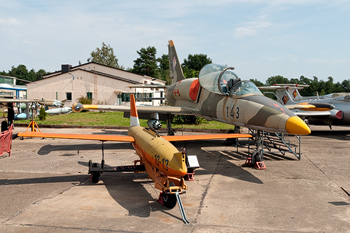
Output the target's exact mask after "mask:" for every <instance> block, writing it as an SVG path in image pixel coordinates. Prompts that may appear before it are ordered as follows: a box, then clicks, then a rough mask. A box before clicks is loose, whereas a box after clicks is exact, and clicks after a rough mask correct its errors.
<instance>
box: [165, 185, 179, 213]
mask: <svg viewBox="0 0 350 233" xmlns="http://www.w3.org/2000/svg"><path fill="white" fill-rule="evenodd" d="M169 186H175V184H174V183H173V182H170V183H169ZM163 201H164V206H165V207H167V208H169V209H172V208H174V207H175V206H176V202H177V200H176V196H175V194H163Z"/></svg>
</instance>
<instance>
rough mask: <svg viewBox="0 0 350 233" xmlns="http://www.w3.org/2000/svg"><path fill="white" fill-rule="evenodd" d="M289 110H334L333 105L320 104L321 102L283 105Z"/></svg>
mask: <svg viewBox="0 0 350 233" xmlns="http://www.w3.org/2000/svg"><path fill="white" fill-rule="evenodd" d="M285 107H286V108H288V109H289V110H294V109H300V110H304V111H322V112H324V111H330V110H332V109H334V105H333V104H330V103H322V102H307V103H306V102H304V103H297V104H287V105H285Z"/></svg>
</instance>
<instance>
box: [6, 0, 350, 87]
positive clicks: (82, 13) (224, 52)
mask: <svg viewBox="0 0 350 233" xmlns="http://www.w3.org/2000/svg"><path fill="white" fill-rule="evenodd" d="M0 6H1V7H0V71H6V72H8V71H9V70H11V68H12V66H14V67H17V66H18V65H20V64H23V65H25V66H26V67H27V69H28V70H31V69H34V70H35V71H38V70H39V69H44V70H45V71H46V72H55V71H58V70H61V65H62V64H71V65H72V66H76V65H79V62H81V63H86V62H87V59H88V58H89V57H90V53H91V52H92V51H94V50H95V49H96V48H98V47H99V48H100V47H101V46H102V42H104V43H105V44H107V45H108V44H109V45H110V46H111V47H112V48H113V50H114V54H115V55H116V57H117V58H118V62H119V65H122V66H124V67H125V68H128V67H130V68H132V67H133V64H134V62H133V61H134V60H135V59H137V58H138V54H137V51H139V50H140V49H141V48H147V47H148V46H154V47H156V49H157V57H160V56H162V55H163V54H168V47H167V45H168V41H169V40H173V41H174V43H175V48H176V50H177V54H178V56H179V59H180V62H181V63H182V62H183V60H184V59H186V58H187V57H188V55H189V54H206V55H207V56H208V57H209V58H211V60H212V61H213V63H216V64H222V65H228V66H231V67H234V68H235V73H236V74H237V75H238V76H239V77H240V78H241V79H257V80H259V81H261V82H263V83H265V82H266V80H267V79H268V78H269V77H271V76H275V75H282V76H283V77H286V78H288V79H291V78H299V77H300V76H302V75H303V76H305V77H307V78H311V79H312V78H313V77H314V76H316V77H317V78H318V79H319V80H324V81H327V80H328V77H329V76H331V77H333V80H334V83H336V82H342V81H343V80H345V79H350V46H349V45H350V0H332V1H329V0H327V1H325V0H215V1H212V0H211V1H199V0H191V1H189V0H186V1H184V0H179V1H160V0H159V1H158V0H156V1H144V0H135V1H134V0H127V1H124V0H118V1H107V0H99V1H89V0H84V1H83V0H81V1H80V0H75V1H65V0H61V1H49V0H32V1H24V0H23V1H17V0H11V1H8V0H0Z"/></svg>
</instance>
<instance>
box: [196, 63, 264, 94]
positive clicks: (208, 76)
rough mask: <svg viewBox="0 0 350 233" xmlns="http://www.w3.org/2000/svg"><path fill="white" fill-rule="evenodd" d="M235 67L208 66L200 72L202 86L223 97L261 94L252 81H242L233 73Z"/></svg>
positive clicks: (199, 78)
mask: <svg viewBox="0 0 350 233" xmlns="http://www.w3.org/2000/svg"><path fill="white" fill-rule="evenodd" d="M233 69H234V68H233V67H227V66H222V65H217V64H208V65H206V66H204V67H203V68H202V69H201V71H200V72H199V77H198V80H199V83H200V85H201V86H202V87H203V88H204V89H206V90H208V91H210V92H215V93H217V94H222V95H245V94H261V92H260V90H259V89H258V88H257V87H256V86H255V84H254V83H253V82H251V81H241V79H240V78H238V76H237V75H236V74H235V73H234V72H233V71H232V70H233Z"/></svg>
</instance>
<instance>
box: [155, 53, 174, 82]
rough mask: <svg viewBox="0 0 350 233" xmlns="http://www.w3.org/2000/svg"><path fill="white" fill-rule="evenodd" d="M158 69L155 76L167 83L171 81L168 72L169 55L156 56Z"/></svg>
mask: <svg viewBox="0 0 350 233" xmlns="http://www.w3.org/2000/svg"><path fill="white" fill-rule="evenodd" d="M157 62H158V69H157V75H156V77H155V78H158V79H161V80H164V81H166V83H167V84H170V83H171V78H170V74H169V55H166V54H163V55H162V56H161V57H159V58H157Z"/></svg>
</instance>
